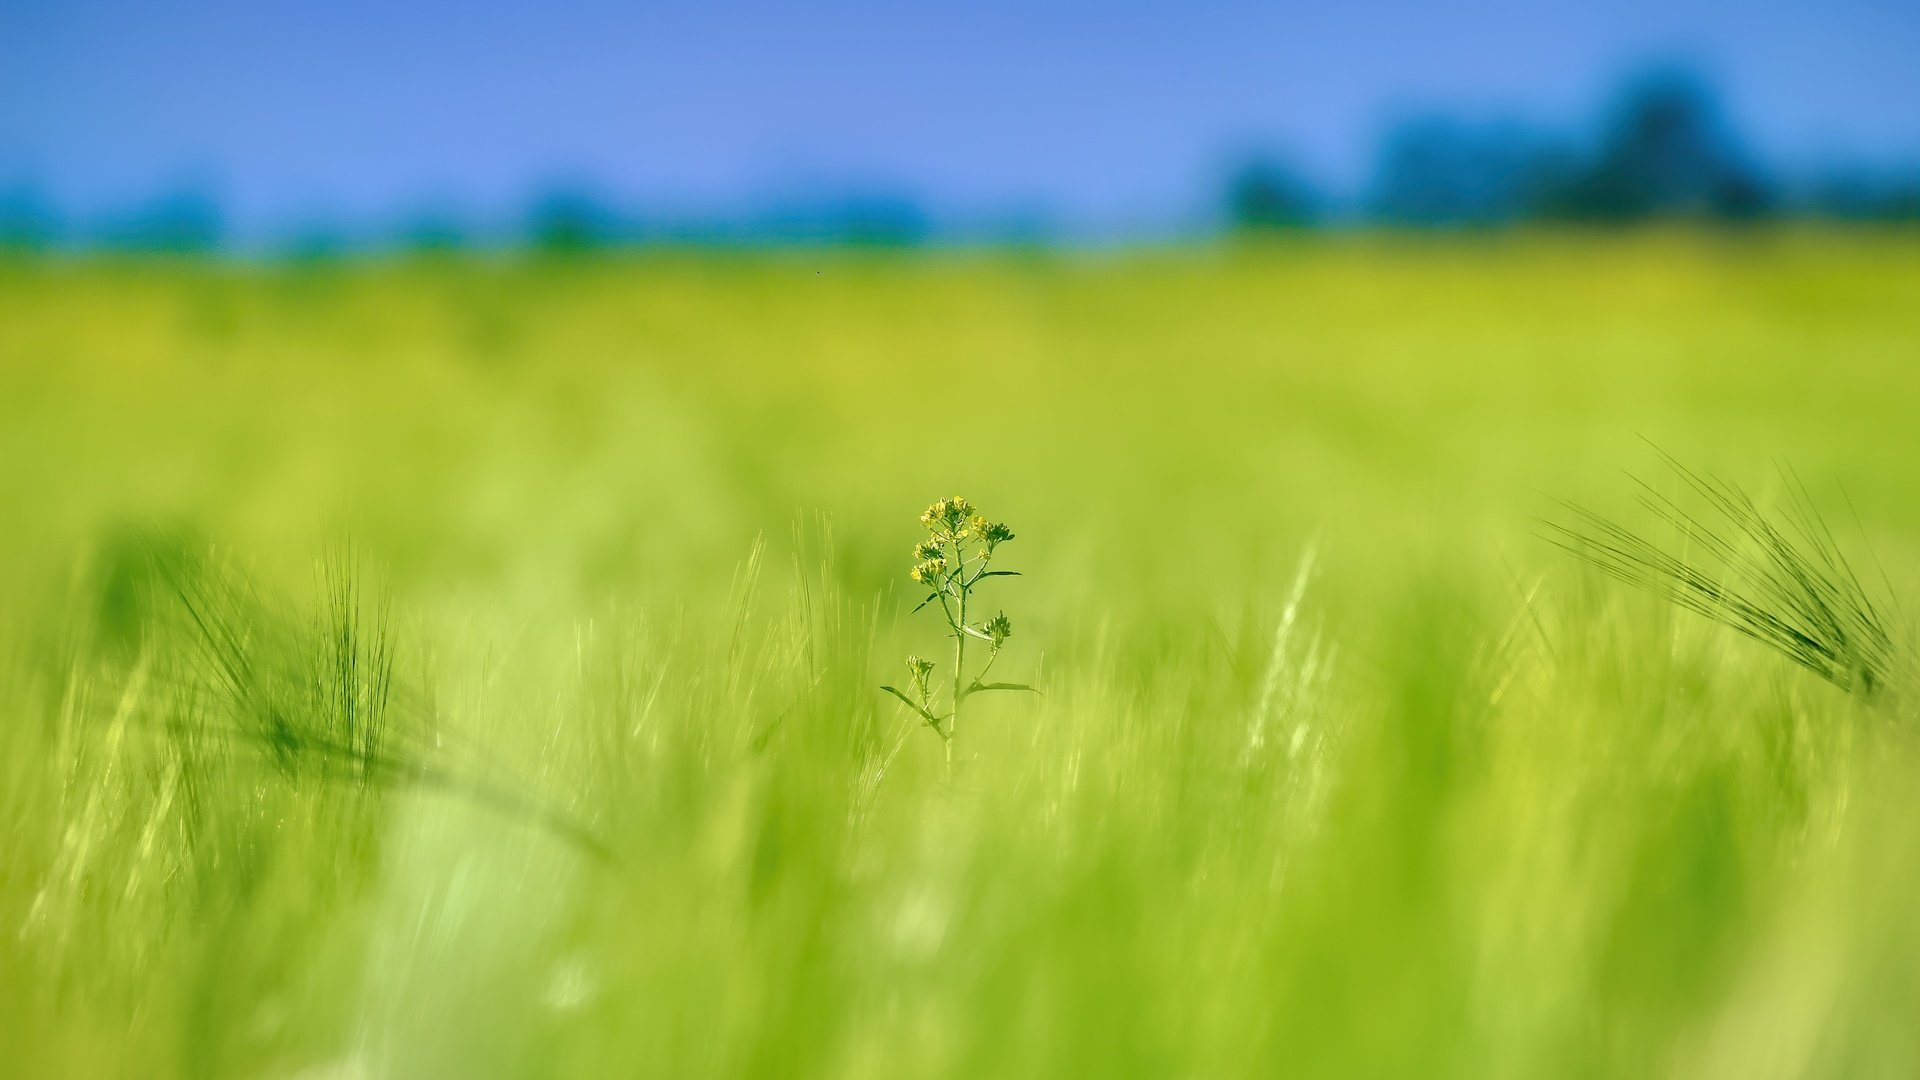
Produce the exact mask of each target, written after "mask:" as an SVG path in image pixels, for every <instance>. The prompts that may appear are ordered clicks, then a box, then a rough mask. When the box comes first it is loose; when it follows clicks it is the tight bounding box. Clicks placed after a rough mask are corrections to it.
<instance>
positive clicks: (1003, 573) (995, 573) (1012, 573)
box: [974, 570, 1022, 581]
mask: <svg viewBox="0 0 1920 1080" xmlns="http://www.w3.org/2000/svg"><path fill="white" fill-rule="evenodd" d="M1020 576H1022V575H1021V573H1020V571H1018V570H989V571H987V572H986V573H984V574H981V575H980V576H979V577H976V578H974V580H975V581H978V580H980V578H983V577H1020Z"/></svg>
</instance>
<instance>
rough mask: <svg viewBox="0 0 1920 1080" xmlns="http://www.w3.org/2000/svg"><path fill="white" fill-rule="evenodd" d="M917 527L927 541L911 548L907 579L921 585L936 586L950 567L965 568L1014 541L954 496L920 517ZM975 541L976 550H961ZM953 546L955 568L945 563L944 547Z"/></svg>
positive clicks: (999, 526)
mask: <svg viewBox="0 0 1920 1080" xmlns="http://www.w3.org/2000/svg"><path fill="white" fill-rule="evenodd" d="M920 524H921V526H922V527H924V528H925V529H926V530H927V533H928V535H927V538H926V539H924V540H922V541H920V542H919V543H917V544H915V545H914V546H913V559H914V566H913V569H912V570H910V571H908V573H907V576H908V577H910V578H912V579H913V580H914V582H915V583H917V584H920V585H934V584H937V583H938V582H939V581H940V579H941V575H943V574H945V573H946V572H947V569H948V567H949V566H950V565H959V566H961V567H963V568H964V564H965V563H967V562H969V561H971V560H972V559H987V558H991V557H992V555H993V549H994V548H996V547H999V546H1000V545H1001V544H1004V543H1006V542H1007V541H1009V540H1011V539H1013V530H1012V529H1010V528H1008V527H1007V526H1006V525H1004V524H1002V523H1001V522H997V521H989V520H987V519H986V517H984V516H982V515H980V514H978V513H975V512H974V506H973V504H972V503H970V502H968V501H967V500H965V499H963V498H961V497H960V496H958V495H955V496H954V497H953V498H951V499H941V500H940V501H939V502H936V503H934V504H933V505H932V506H929V507H927V510H926V512H925V513H923V514H921V515H920ZM969 540H972V541H977V542H978V543H979V545H980V546H979V547H978V548H977V549H975V550H974V551H973V552H972V553H971V554H969V553H967V552H966V551H964V550H963V549H962V548H961V545H962V544H964V543H966V542H967V541H969ZM949 544H951V545H953V557H954V558H955V559H957V560H959V562H958V563H957V564H953V563H949V562H948V561H947V545H949Z"/></svg>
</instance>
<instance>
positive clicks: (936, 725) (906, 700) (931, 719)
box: [880, 686, 947, 739]
mask: <svg viewBox="0 0 1920 1080" xmlns="http://www.w3.org/2000/svg"><path fill="white" fill-rule="evenodd" d="M880 689H882V690H885V691H886V692H887V693H889V694H892V695H893V696H894V697H897V698H899V699H900V701H901V703H902V704H904V705H905V706H906V707H907V708H909V709H912V710H913V711H914V712H917V713H919V714H920V715H921V717H922V718H924V719H925V720H926V722H927V723H928V724H930V725H932V726H933V730H935V731H939V732H940V737H941V738H943V739H944V738H946V737H947V733H946V732H944V731H940V718H939V717H937V716H935V715H933V714H932V713H930V712H928V711H927V710H926V709H924V708H922V707H921V706H919V705H917V704H915V703H914V700H913V699H912V698H910V697H908V696H907V695H905V694H903V693H901V692H900V691H899V690H897V689H895V688H893V687H891V686H882V687H881V688H880Z"/></svg>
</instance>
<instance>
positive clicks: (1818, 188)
mask: <svg viewBox="0 0 1920 1080" xmlns="http://www.w3.org/2000/svg"><path fill="white" fill-rule="evenodd" d="M1345 209H1346V213H1345V214H1344V217H1345V218H1346V219H1347V220H1358V221H1363V222H1373V223H1378V224H1381V225H1387V226H1394V227H1401V228H1459V227H1476V226H1492V225H1505V224H1515V223H1524V222H1552V223H1570V224H1587V225H1608V226H1626V225H1635V224H1641V223H1646V222H1655V221H1690V222H1708V223H1726V224H1737V223H1744V222H1754V221H1760V220H1764V219H1769V218H1776V217H1782V216H1792V217H1810V218H1830V219H1837V220H1845V221H1876V222H1920V173H1915V172H1906V173H1902V172H1900V171H1898V170H1892V169H1882V170H1873V169H1854V170H1850V171H1842V172H1835V173H1832V174H1829V175H1825V176H1820V177H1815V178H1813V179H1811V180H1804V181H1802V180H1796V179H1795V178H1792V177H1786V176H1783V175H1781V174H1778V173H1776V172H1773V171H1770V170H1769V169H1767V168H1766V167H1765V166H1763V165H1762V164H1761V163H1760V162H1759V161H1758V160H1757V159H1756V158H1755V157H1753V156H1752V155H1751V154H1750V153H1748V152H1747V150H1746V149H1745V148H1744V145H1743V143H1742V141H1741V139H1740V138H1739V137H1738V136H1737V135H1736V133H1735V132H1734V131H1733V129H1732V126H1731V125H1730V124H1729V123H1728V121H1727V119H1726V116H1725V113H1724V112H1723V110H1722V109H1721V107H1720V103H1719V100H1718V98H1717V96H1716V95H1715V94H1714V93H1713V90H1712V88H1711V87H1710V86H1709V85H1708V83H1707V82H1706V81H1705V80H1703V79H1702V78H1700V77H1699V76H1697V75H1695V74H1692V73H1690V72H1686V71H1675V70H1665V71H1657V72H1652V73H1647V74H1642V75H1640V76H1637V77H1635V78H1633V79H1631V80H1630V81H1629V82H1628V83H1627V84H1626V85H1625V86H1624V87H1623V88H1622V89H1621V91H1620V92H1619V93H1618V94H1617V96H1616V98H1615V100H1614V101H1613V103H1612V104H1611V106H1610V107H1609V108H1608V109H1607V110H1606V113H1605V115H1604V117H1603V119H1602V121H1601V122H1600V124H1599V125H1598V127H1597V130H1595V131H1594V132H1593V133H1592V134H1591V135H1590V136H1588V137H1587V138H1585V139H1577V138H1568V137H1566V136H1563V135H1558V134H1555V133H1553V132H1550V131H1543V130H1539V129H1536V128H1530V127H1527V126H1525V125H1520V124H1515V123H1508V122H1490V123H1476V122H1473V121H1469V120H1463V119H1460V118H1456V117H1450V116H1444V115H1429V116H1419V117H1414V118H1411V119H1408V120H1405V121H1403V122H1401V123H1399V124H1397V125H1395V126H1394V127H1392V128H1391V129H1389V130H1388V131H1387V133H1386V135H1385V137H1384V138H1383V139H1382V140H1381V143H1380V148H1379V151H1378V155H1377V157H1376V161H1375V165H1374V169H1373V175H1372V177H1371V179H1370V181H1369V182H1368V184H1367V186H1366V190H1365V192H1364V193H1363V194H1362V195H1361V197H1360V199H1359V201H1358V204H1357V205H1353V206H1350V207H1348V208H1345ZM1342 210H1343V208H1342V207H1340V206H1339V205H1337V204H1336V202H1335V201H1334V200H1330V199H1327V198H1325V197H1322V196H1320V195H1319V194H1317V189H1316V187H1315V186H1314V185H1313V183H1312V182H1311V181H1310V180H1308V179H1307V178H1306V177H1305V175H1304V174H1303V173H1302V172H1301V171H1299V170H1297V169H1295V168H1291V167H1289V166H1288V165H1287V164H1286V163H1285V162H1284V161H1283V160H1281V159H1278V158H1272V157H1256V158H1253V159H1251V160H1248V161H1246V162H1245V163H1243V165H1242V166H1241V167H1240V168H1239V169H1238V170H1237V171H1236V172H1235V173H1234V175H1233V176H1232V177H1231V178H1230V180H1229V182H1228V185H1227V193H1226V214H1227V218H1228V220H1229V221H1230V222H1231V223H1232V224H1233V225H1234V226H1235V227H1237V228H1241V229H1247V230H1265V229H1285V228H1300V227H1306V226H1313V225H1321V224H1326V223H1329V222H1330V221H1332V220H1335V219H1336V218H1337V217H1339V216H1342Z"/></svg>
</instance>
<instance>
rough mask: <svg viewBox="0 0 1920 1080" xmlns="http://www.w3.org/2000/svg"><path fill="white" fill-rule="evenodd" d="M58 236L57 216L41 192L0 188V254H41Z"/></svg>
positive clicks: (17, 188)
mask: <svg viewBox="0 0 1920 1080" xmlns="http://www.w3.org/2000/svg"><path fill="white" fill-rule="evenodd" d="M58 233H59V222H58V219H57V215H56V214H55V212H54V209H53V207H52V206H51V205H49V204H48V203H47V200H46V199H45V197H43V196H42V195H41V193H40V192H39V190H38V189H36V188H33V187H29V186H27V185H25V184H21V185H18V186H16V187H11V188H0V252H7V251H40V250H43V249H45V248H47V247H50V246H52V244H53V243H54V241H55V240H56V239H57V237H58Z"/></svg>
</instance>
